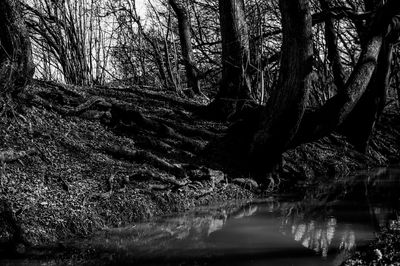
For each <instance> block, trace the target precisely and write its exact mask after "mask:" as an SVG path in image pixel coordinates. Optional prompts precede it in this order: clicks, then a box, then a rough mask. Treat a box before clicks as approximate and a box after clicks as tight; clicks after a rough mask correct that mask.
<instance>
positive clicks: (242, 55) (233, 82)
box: [210, 0, 251, 119]
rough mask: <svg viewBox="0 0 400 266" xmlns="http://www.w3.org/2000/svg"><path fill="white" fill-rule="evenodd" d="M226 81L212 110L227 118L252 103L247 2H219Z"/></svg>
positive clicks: (216, 114) (234, 0)
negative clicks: (245, 7) (245, 10)
mask: <svg viewBox="0 0 400 266" xmlns="http://www.w3.org/2000/svg"><path fill="white" fill-rule="evenodd" d="M219 14H220V24H221V38H222V80H221V83H220V89H219V92H218V94H217V97H216V99H215V100H214V102H212V103H211V104H210V111H212V112H213V115H214V117H215V118H219V119H226V118H228V117H229V116H230V115H233V114H234V113H235V112H237V111H238V110H239V109H240V108H242V107H243V105H244V104H245V103H246V102H248V101H249V100H251V79H250V75H249V72H250V69H249V66H250V48H249V36H248V27H247V24H246V18H245V12H244V0H219Z"/></svg>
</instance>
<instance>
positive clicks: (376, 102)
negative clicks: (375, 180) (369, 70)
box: [341, 41, 393, 152]
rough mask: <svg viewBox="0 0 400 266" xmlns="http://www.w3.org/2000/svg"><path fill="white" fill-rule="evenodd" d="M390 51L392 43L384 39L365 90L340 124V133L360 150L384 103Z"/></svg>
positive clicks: (390, 58)
mask: <svg viewBox="0 0 400 266" xmlns="http://www.w3.org/2000/svg"><path fill="white" fill-rule="evenodd" d="M392 53H393V48H392V45H391V44H390V43H388V42H386V41H385V42H384V44H383V45H382V48H381V52H380V54H379V58H378V65H377V67H376V70H375V72H374V74H373V76H372V78H371V81H370V83H369V85H368V88H367V90H366V92H365V93H364V95H363V96H362V97H361V99H360V101H359V102H358V103H357V105H356V106H355V108H354V110H353V111H352V112H351V113H350V115H349V116H348V118H347V119H346V120H345V122H344V123H343V125H342V126H341V133H343V134H344V135H345V136H347V137H348V139H349V141H350V142H351V143H352V144H353V145H354V146H355V148H356V149H357V150H359V151H360V152H365V151H366V149H367V146H368V141H369V139H370V137H371V135H372V132H373V129H374V126H375V123H376V121H377V120H378V119H379V117H380V115H381V114H382V111H383V108H384V106H385V103H386V96H387V90H388V87H389V76H390V66H391V61H392Z"/></svg>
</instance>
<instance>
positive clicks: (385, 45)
mask: <svg viewBox="0 0 400 266" xmlns="http://www.w3.org/2000/svg"><path fill="white" fill-rule="evenodd" d="M279 4H280V10H281V16H282V32H283V43H282V57H281V66H280V78H279V84H278V88H277V89H276V90H275V91H274V92H273V94H272V95H271V97H270V99H269V101H268V103H267V106H266V107H265V108H261V111H259V110H256V111H255V112H254V113H253V114H252V115H251V116H249V117H248V118H246V119H244V120H243V121H241V122H240V123H238V124H237V125H235V126H234V127H233V128H232V129H231V131H230V133H228V135H227V136H226V137H225V138H224V139H223V140H222V141H221V143H222V146H223V148H225V149H228V151H229V154H234V155H235V154H236V159H234V162H235V163H236V164H237V163H238V162H240V163H242V164H243V163H245V164H246V170H247V171H250V172H253V173H255V174H256V177H259V178H263V177H264V176H265V174H266V173H267V172H270V171H271V170H272V169H273V167H274V166H275V165H276V164H277V163H278V162H279V158H280V156H281V154H282V152H284V151H285V150H286V149H288V148H290V147H295V146H297V145H299V144H302V143H305V142H310V141H314V140H317V139H319V138H321V137H324V136H327V135H328V134H330V133H332V132H333V131H334V130H337V129H338V128H339V127H340V126H343V125H344V124H345V122H346V121H347V120H348V119H350V117H351V116H352V115H353V114H355V113H354V112H356V110H357V109H359V108H357V105H359V106H361V107H360V108H361V109H360V110H361V112H364V115H365V116H367V118H366V119H365V120H364V123H363V126H364V127H363V129H364V130H366V131H365V132H367V135H368V134H369V133H370V130H371V129H372V128H373V124H374V123H375V121H376V117H377V114H378V113H379V112H380V111H381V110H382V102H383V100H382V99H383V98H384V96H383V95H384V91H385V89H383V88H385V87H386V85H387V83H388V71H390V64H389V63H390V58H391V44H392V43H393V42H395V41H397V40H398V37H399V29H400V19H399V15H400V2H399V1H396V0H391V1H387V2H386V3H385V4H382V5H378V6H374V12H373V15H372V17H371V18H370V20H369V23H368V24H366V28H365V33H364V34H365V36H364V38H365V39H364V40H365V42H364V44H363V45H362V50H361V54H360V56H359V59H358V62H357V65H356V66H355V67H354V69H353V71H352V72H351V75H350V77H349V78H348V80H347V81H346V83H345V87H344V88H343V89H341V90H339V91H338V93H337V94H336V95H335V96H333V97H332V98H330V99H328V100H327V101H326V102H325V104H323V105H322V106H321V107H319V108H316V109H312V110H308V111H306V112H305V110H306V100H307V94H308V91H309V90H310V83H309V74H310V71H311V67H312V65H313V62H312V55H313V54H312V34H311V33H312V23H311V22H312V21H311V18H312V16H311V9H310V3H309V1H307V0H296V1H293V0H280V3H279ZM369 88H370V89H369ZM369 91H370V92H369ZM369 93H371V94H369ZM363 97H368V98H367V99H368V100H367V101H366V104H364V103H363V101H362V98H363ZM371 106H372V107H374V108H373V110H368V109H366V108H369V107H371ZM362 137H363V138H364V136H362ZM239 143H240V145H239ZM237 146H240V147H237Z"/></svg>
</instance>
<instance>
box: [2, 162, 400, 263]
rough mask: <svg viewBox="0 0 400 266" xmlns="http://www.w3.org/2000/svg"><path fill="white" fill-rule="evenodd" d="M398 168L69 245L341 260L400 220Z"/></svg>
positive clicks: (142, 256)
mask: <svg viewBox="0 0 400 266" xmlns="http://www.w3.org/2000/svg"><path fill="white" fill-rule="evenodd" d="M399 173H400V171H399V170H396V169H390V170H389V169H378V170H375V171H372V172H366V173H360V174H359V175H357V176H355V177H353V178H350V179H347V180H346V181H341V182H333V183H330V184H327V185H326V186H317V187H313V188H310V189H308V193H307V194H306V195H302V197H301V199H296V200H295V199H294V198H291V197H270V198H267V199H262V200H257V201H254V202H246V203H244V202H233V203H230V204H224V206H211V207H207V208H203V209H197V210H195V211H192V212H188V213H184V214H178V215H174V216H168V217H162V218H159V219H156V220H153V221H150V222H146V223H139V224H135V225H132V226H130V227H127V228H116V229H110V230H106V231H102V232H99V233H97V234H96V235H94V236H93V237H92V238H90V239H86V240H84V241H78V242H72V243H67V244H66V245H68V246H72V247H75V248H76V249H77V250H82V251H87V250H90V251H91V254H92V255H91V256H92V257H89V258H87V259H85V260H84V261H80V262H82V263H87V264H98V265H100V264H105V265H340V264H341V263H342V262H343V260H344V259H345V258H346V257H347V256H348V255H349V254H351V252H352V251H353V250H354V249H355V248H356V247H361V246H364V245H367V244H368V243H370V242H371V241H372V240H373V239H374V238H375V236H376V235H375V234H376V232H377V231H379V228H382V227H385V226H388V225H390V223H391V221H392V220H394V219H397V210H399V191H400V189H399V188H400V185H399V181H398V180H400V174H399ZM93 254H94V255H93ZM0 264H1V263H0Z"/></svg>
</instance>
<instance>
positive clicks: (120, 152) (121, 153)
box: [103, 146, 186, 178]
mask: <svg viewBox="0 0 400 266" xmlns="http://www.w3.org/2000/svg"><path fill="white" fill-rule="evenodd" d="M103 150H104V151H105V152H106V153H108V154H110V155H112V156H114V157H117V158H122V159H127V160H134V161H137V162H141V163H149V164H152V165H154V166H155V167H157V168H159V169H161V170H164V171H166V172H168V173H171V174H173V175H175V176H177V177H180V178H185V177H186V174H185V171H184V170H183V169H182V168H181V167H179V166H177V165H173V164H170V163H169V162H167V161H166V160H163V159H161V158H159V157H157V156H156V155H154V154H152V153H150V152H147V151H132V150H128V149H126V148H125V147H121V146H106V147H103Z"/></svg>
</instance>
